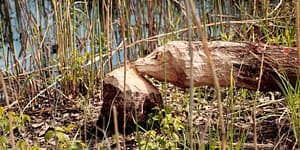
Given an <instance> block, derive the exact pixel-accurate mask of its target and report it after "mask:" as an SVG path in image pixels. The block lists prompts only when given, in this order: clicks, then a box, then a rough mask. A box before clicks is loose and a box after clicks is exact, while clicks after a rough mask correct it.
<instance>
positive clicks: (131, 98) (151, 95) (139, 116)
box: [97, 64, 163, 133]
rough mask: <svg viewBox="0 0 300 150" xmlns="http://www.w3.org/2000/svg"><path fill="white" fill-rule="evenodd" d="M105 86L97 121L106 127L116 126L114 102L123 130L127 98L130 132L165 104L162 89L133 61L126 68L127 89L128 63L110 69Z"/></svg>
mask: <svg viewBox="0 0 300 150" xmlns="http://www.w3.org/2000/svg"><path fill="white" fill-rule="evenodd" d="M128 65H129V64H128ZM103 86H104V87H103V105H102V106H103V107H102V109H101V113H100V116H99V119H98V122H97V125H98V126H99V127H100V128H101V129H103V130H106V129H109V131H112V129H113V128H112V127H113V115H112V106H113V105H115V106H116V110H117V120H118V125H117V126H118V127H119V132H122V131H123V129H122V127H123V116H124V115H123V110H124V101H126V112H127V113H126V121H127V122H126V127H127V129H126V132H127V131H128V133H130V132H131V131H134V130H135V122H136V123H139V125H143V124H145V123H146V121H147V119H148V114H149V113H151V112H153V108H154V107H156V106H158V107H161V106H162V105H163V102H162V98H161V94H160V92H159V90H158V89H157V88H156V87H155V86H153V85H152V84H151V83H150V82H149V81H148V80H147V79H145V78H144V77H143V76H141V75H139V74H138V73H137V72H136V70H135V69H134V68H133V67H131V66H130V65H129V66H128V67H127V68H126V85H125V86H126V89H125V90H126V91H124V67H121V68H118V69H116V70H114V71H112V72H111V73H109V74H108V75H107V76H106V77H105V79H104V84H103ZM125 92H126V98H125V97H124V93H125Z"/></svg>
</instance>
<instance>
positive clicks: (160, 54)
mask: <svg viewBox="0 0 300 150" xmlns="http://www.w3.org/2000/svg"><path fill="white" fill-rule="evenodd" d="M208 45H209V48H210V51H211V55H212V59H213V61H214V63H215V68H216V73H217V76H218V78H219V83H220V85H221V86H230V79H231V72H232V75H233V82H234V86H235V87H243V88H248V89H252V90H256V89H257V88H258V81H259V75H260V71H262V77H261V86H260V90H280V89H279V86H278V85H279V83H280V81H281V80H280V78H279V76H278V73H284V74H285V75H286V77H287V78H288V79H289V80H290V81H291V82H292V83H294V82H295V81H296V79H297V67H298V58H297V51H296V49H295V48H288V47H280V46H269V45H265V44H259V43H237V42H225V41H212V42H209V43H208ZM188 48H189V47H188V42H187V41H173V42H169V43H167V44H165V45H163V46H161V47H158V48H157V49H155V50H154V51H153V52H152V53H151V54H149V55H148V56H146V57H145V58H140V59H138V60H137V61H136V62H135V63H134V65H135V67H136V69H137V70H138V71H139V72H140V73H142V74H147V75H149V76H152V77H154V78H156V79H158V80H160V81H167V82H170V83H172V84H174V85H176V86H179V87H182V88H188V87H189V79H190V68H191V67H190V56H189V49H188ZM192 50H193V53H194V62H193V65H194V70H193V75H194V85H195V86H206V85H208V86H213V78H212V74H211V70H210V67H209V66H208V63H207V59H206V55H205V53H204V49H203V45H202V42H200V41H195V42H192ZM261 64H262V67H261Z"/></svg>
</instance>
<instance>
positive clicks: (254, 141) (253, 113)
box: [251, 0, 264, 150]
mask: <svg viewBox="0 0 300 150" xmlns="http://www.w3.org/2000/svg"><path fill="white" fill-rule="evenodd" d="M255 16H256V0H254V4H253V17H254V18H255ZM251 29H252V40H253V41H252V42H254V41H255V40H254V29H253V28H251ZM263 56H264V54H262V57H263ZM261 65H263V60H262V63H261ZM262 67H263V66H261V68H260V74H259V81H258V86H257V91H256V93H255V100H254V104H253V110H252V119H253V144H254V149H255V150H257V132H256V100H257V97H258V92H259V88H260V83H261V75H262Z"/></svg>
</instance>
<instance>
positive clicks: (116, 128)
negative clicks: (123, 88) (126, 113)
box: [113, 105, 121, 150]
mask: <svg viewBox="0 0 300 150" xmlns="http://www.w3.org/2000/svg"><path fill="white" fill-rule="evenodd" d="M113 116H114V129H115V134H116V143H117V150H120V149H121V146H120V142H119V131H118V120H117V109H116V106H115V105H114V106H113Z"/></svg>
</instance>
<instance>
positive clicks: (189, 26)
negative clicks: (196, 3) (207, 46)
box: [185, 0, 194, 150]
mask: <svg viewBox="0 0 300 150" xmlns="http://www.w3.org/2000/svg"><path fill="white" fill-rule="evenodd" d="M185 5H186V13H187V26H188V40H189V54H190V58H191V59H190V67H191V69H190V103H189V105H190V106H189V127H190V143H191V144H190V145H191V146H190V148H191V150H193V149H194V139H193V135H194V134H193V133H194V132H193V129H194V128H193V107H194V103H193V102H194V93H193V89H194V76H193V71H194V66H193V61H194V54H193V49H192V43H191V42H192V29H191V18H190V14H191V13H190V11H191V10H190V8H191V7H190V5H189V2H188V0H185Z"/></svg>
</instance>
